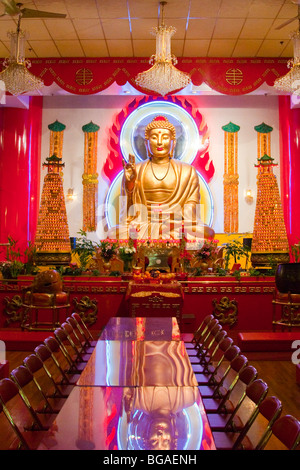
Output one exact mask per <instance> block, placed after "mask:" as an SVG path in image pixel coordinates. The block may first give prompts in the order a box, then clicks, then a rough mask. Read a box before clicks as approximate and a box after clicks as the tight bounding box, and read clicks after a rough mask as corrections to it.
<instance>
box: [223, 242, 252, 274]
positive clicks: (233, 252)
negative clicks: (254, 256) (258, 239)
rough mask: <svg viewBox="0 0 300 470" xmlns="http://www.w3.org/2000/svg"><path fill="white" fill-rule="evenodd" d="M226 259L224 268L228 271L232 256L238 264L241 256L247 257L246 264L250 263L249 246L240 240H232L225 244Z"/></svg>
mask: <svg viewBox="0 0 300 470" xmlns="http://www.w3.org/2000/svg"><path fill="white" fill-rule="evenodd" d="M224 252H225V255H224V260H225V266H224V269H226V271H228V270H229V262H230V260H231V258H233V261H234V264H238V261H239V260H240V259H241V258H244V257H245V258H246V265H247V263H248V259H249V252H250V249H249V247H247V246H244V245H243V243H241V242H240V241H239V240H232V241H230V242H228V243H225V244H224Z"/></svg>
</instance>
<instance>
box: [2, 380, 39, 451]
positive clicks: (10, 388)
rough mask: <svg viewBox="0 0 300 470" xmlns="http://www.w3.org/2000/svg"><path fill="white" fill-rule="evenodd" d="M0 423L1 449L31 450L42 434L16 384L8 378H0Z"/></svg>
mask: <svg viewBox="0 0 300 470" xmlns="http://www.w3.org/2000/svg"><path fill="white" fill-rule="evenodd" d="M0 424H1V433H0V449H1V450H18V449H20V450H31V449H32V450H33V449H36V448H37V447H38V445H39V443H40V441H41V439H42V438H43V436H44V432H43V431H41V430H39V429H40V428H39V423H38V421H35V417H34V416H33V415H32V413H31V412H30V411H29V409H28V407H27V406H26V404H25V403H24V401H23V399H22V397H21V396H20V394H19V388H18V386H17V384H16V383H15V382H13V381H12V380H11V379H9V378H4V379H2V380H0ZM33 429H36V430H35V431H32V430H33Z"/></svg>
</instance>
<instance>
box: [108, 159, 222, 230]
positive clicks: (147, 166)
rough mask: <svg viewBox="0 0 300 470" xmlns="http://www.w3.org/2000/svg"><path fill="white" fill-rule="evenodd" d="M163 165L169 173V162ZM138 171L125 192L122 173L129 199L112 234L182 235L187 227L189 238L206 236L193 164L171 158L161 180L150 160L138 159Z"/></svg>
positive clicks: (125, 194)
mask: <svg viewBox="0 0 300 470" xmlns="http://www.w3.org/2000/svg"><path fill="white" fill-rule="evenodd" d="M164 168H165V169H164V170H163V171H162V172H163V173H166V172H167V166H164ZM157 169H158V166H156V167H155V172H157ZM136 171H137V177H136V183H135V187H134V190H133V192H132V193H131V194H130V193H128V192H126V188H125V178H124V177H123V181H122V188H121V195H122V196H127V203H125V204H123V207H122V208H121V210H120V225H119V226H118V227H115V228H114V229H115V230H117V233H116V234H115V233H112V232H111V233H110V234H109V236H110V237H112V235H116V237H118V238H120V239H128V238H129V236H131V238H136V239H147V238H151V239H159V238H164V239H168V238H175V239H179V238H181V236H182V231H183V229H184V233H185V235H186V236H187V238H188V239H195V238H201V239H203V238H205V236H204V230H205V227H207V226H206V225H205V224H204V223H203V222H201V220H200V185H199V178H198V175H197V173H196V170H195V168H194V167H192V166H191V165H189V164H187V163H183V162H181V161H178V160H173V159H171V160H170V168H169V170H168V172H167V175H166V176H165V177H164V178H162V179H161V180H159V179H158V178H156V177H155V176H154V173H153V170H152V168H151V161H150V160H147V161H145V162H143V163H138V164H137V165H136ZM209 230H210V231H211V232H212V236H213V231H212V229H209Z"/></svg>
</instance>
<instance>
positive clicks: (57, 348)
mask: <svg viewBox="0 0 300 470" xmlns="http://www.w3.org/2000/svg"><path fill="white" fill-rule="evenodd" d="M44 344H45V346H47V348H48V349H49V351H50V353H51V356H52V360H53V361H54V362H55V363H56V366H57V368H59V369H60V371H61V373H62V374H64V377H66V376H67V377H68V379H69V380H68V383H72V384H74V383H76V382H77V380H78V378H79V377H80V374H81V372H82V371H83V369H84V367H85V364H84V365H83V366H82V367H81V368H80V370H79V366H80V364H75V361H76V359H72V357H70V355H69V354H66V352H65V350H64V348H62V346H61V344H60V342H59V341H58V340H57V339H56V338H46V339H45V341H44Z"/></svg>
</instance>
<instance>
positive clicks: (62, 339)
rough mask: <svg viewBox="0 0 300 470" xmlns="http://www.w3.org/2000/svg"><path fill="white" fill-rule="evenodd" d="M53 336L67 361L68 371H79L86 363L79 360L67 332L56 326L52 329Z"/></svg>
mask: <svg viewBox="0 0 300 470" xmlns="http://www.w3.org/2000/svg"><path fill="white" fill-rule="evenodd" d="M54 336H55V338H56V340H57V342H58V343H59V347H60V350H61V352H62V353H63V355H64V356H65V358H66V359H67V361H68V362H69V366H70V369H69V372H70V373H81V372H82V371H83V369H84V367H85V365H86V363H82V362H81V358H80V356H79V355H78V352H77V349H76V348H75V349H74V348H73V346H72V344H71V343H70V341H69V339H68V335H67V333H66V332H65V331H64V330H63V329H62V328H57V329H56V330H55V331H54Z"/></svg>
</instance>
